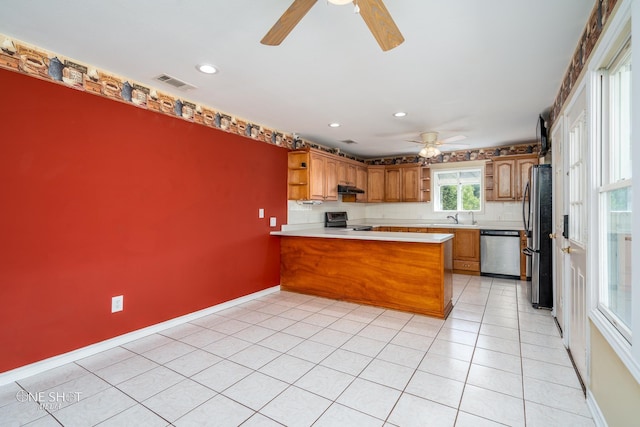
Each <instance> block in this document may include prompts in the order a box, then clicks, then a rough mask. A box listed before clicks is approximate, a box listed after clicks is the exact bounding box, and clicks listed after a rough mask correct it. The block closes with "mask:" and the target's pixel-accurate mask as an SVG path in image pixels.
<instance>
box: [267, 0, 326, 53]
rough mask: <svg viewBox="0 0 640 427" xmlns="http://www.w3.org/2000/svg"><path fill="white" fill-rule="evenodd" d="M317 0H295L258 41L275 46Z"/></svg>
mask: <svg viewBox="0 0 640 427" xmlns="http://www.w3.org/2000/svg"><path fill="white" fill-rule="evenodd" d="M316 1H318V0H295V1H294V2H293V3H292V4H291V6H289V8H288V9H287V10H286V11H285V12H284V13H283V14H282V16H281V17H280V19H278V22H276V23H275V24H274V25H273V27H271V29H270V30H269V32H268V33H267V34H266V35H265V36H264V37H263V38H262V40H260V43H262V44H266V45H269V46H277V45H279V44H280V43H282V41H283V40H284V39H285V38H286V37H287V36H288V35H289V33H290V32H291V30H293V28H294V27H295V26H296V25H298V22H300V20H301V19H302V18H304V16H305V15H306V14H307V12H309V9H311V7H313V5H314V4H316Z"/></svg>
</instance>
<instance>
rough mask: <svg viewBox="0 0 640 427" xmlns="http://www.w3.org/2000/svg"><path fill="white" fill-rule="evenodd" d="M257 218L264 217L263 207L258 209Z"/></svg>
mask: <svg viewBox="0 0 640 427" xmlns="http://www.w3.org/2000/svg"><path fill="white" fill-rule="evenodd" d="M258 218H264V209H262V208H260V209H258Z"/></svg>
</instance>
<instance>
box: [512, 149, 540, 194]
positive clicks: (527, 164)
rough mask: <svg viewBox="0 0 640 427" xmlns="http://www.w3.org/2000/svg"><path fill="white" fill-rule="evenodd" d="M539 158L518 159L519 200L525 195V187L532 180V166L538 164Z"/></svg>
mask: <svg viewBox="0 0 640 427" xmlns="http://www.w3.org/2000/svg"><path fill="white" fill-rule="evenodd" d="M537 164H538V160H537V159H519V160H518V161H516V170H517V171H518V192H517V194H516V199H517V200H522V197H523V196H524V187H525V186H526V185H527V182H529V181H530V180H531V167H532V166H533V165H537Z"/></svg>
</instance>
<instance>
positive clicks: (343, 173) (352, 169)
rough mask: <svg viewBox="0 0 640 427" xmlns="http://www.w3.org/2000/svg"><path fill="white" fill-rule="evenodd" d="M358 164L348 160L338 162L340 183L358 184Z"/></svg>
mask: <svg viewBox="0 0 640 427" xmlns="http://www.w3.org/2000/svg"><path fill="white" fill-rule="evenodd" d="M356 174H357V168H356V165H354V164H352V163H350V162H346V161H339V162H338V184H340V185H356V178H357V177H356Z"/></svg>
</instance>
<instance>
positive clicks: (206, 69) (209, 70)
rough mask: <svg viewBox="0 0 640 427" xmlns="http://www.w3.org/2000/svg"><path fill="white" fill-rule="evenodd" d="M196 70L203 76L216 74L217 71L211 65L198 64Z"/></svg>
mask: <svg viewBox="0 0 640 427" xmlns="http://www.w3.org/2000/svg"><path fill="white" fill-rule="evenodd" d="M196 69H197V70H198V71H200V72H201V73H205V74H215V73H217V72H218V69H217V68H216V67H214V66H213V65H211V64H200V65H198V66H197V67H196Z"/></svg>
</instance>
